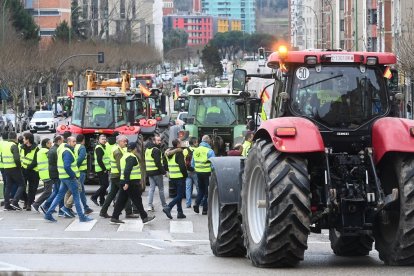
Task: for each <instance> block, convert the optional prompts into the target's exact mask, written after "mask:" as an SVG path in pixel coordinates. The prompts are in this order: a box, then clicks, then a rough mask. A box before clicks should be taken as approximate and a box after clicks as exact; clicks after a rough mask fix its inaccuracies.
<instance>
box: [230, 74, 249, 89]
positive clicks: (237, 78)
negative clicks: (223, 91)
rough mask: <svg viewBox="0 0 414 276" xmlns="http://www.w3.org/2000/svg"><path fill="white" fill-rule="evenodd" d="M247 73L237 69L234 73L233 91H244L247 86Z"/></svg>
mask: <svg viewBox="0 0 414 276" xmlns="http://www.w3.org/2000/svg"><path fill="white" fill-rule="evenodd" d="M246 77H247V71H246V70H244V69H236V70H235V71H234V73H233V80H232V87H233V91H244V89H245V86H246Z"/></svg>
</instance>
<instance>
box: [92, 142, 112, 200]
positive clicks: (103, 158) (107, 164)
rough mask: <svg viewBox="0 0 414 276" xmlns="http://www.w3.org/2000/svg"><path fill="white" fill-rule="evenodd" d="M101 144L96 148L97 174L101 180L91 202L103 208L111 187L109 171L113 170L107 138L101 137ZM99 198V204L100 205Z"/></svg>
mask: <svg viewBox="0 0 414 276" xmlns="http://www.w3.org/2000/svg"><path fill="white" fill-rule="evenodd" d="M98 141H99V143H98V144H97V145H96V146H95V151H94V154H93V155H94V156H93V157H94V160H95V161H94V162H95V173H96V174H97V175H98V179H99V185H100V187H99V189H98V190H97V191H96V192H95V193H94V194H93V195H92V196H91V200H92V202H93V203H95V205H97V206H102V205H103V204H104V202H105V194H106V189H108V186H109V170H110V169H111V160H110V159H109V155H108V151H107V150H106V136H105V135H103V134H102V135H100V136H99V140H98ZM98 197H99V204H98Z"/></svg>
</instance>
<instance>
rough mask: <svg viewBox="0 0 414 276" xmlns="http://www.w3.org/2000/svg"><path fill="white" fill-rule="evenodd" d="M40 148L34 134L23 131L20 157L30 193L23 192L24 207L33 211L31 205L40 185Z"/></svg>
mask: <svg viewBox="0 0 414 276" xmlns="http://www.w3.org/2000/svg"><path fill="white" fill-rule="evenodd" d="M38 151H39V148H38V146H37V144H36V143H35V141H34V136H33V134H32V133H30V132H26V133H23V146H22V148H21V149H20V159H21V162H22V172H23V177H24V180H25V186H26V185H27V186H28V193H27V194H26V191H25V192H24V193H23V198H24V200H25V205H24V207H23V208H24V209H26V210H27V211H31V209H32V208H31V205H32V204H33V202H34V200H35V196H36V193H37V188H38V187H39V173H38V169H37V152H38Z"/></svg>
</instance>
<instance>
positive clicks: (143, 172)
mask: <svg viewBox="0 0 414 276" xmlns="http://www.w3.org/2000/svg"><path fill="white" fill-rule="evenodd" d="M136 143H137V148H138V161H139V163H140V169H141V192H142V193H143V192H145V188H146V185H147V179H148V177H147V173H146V166H145V157H144V156H145V149H144V137H143V136H142V135H141V134H139V135H138V137H137V141H136Z"/></svg>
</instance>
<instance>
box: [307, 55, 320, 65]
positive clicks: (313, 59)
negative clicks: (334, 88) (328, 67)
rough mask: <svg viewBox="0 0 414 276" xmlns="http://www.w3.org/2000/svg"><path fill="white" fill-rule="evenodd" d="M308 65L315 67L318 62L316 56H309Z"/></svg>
mask: <svg viewBox="0 0 414 276" xmlns="http://www.w3.org/2000/svg"><path fill="white" fill-rule="evenodd" d="M305 61H306V64H308V65H315V64H316V62H317V59H316V56H309V57H306V58H305Z"/></svg>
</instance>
